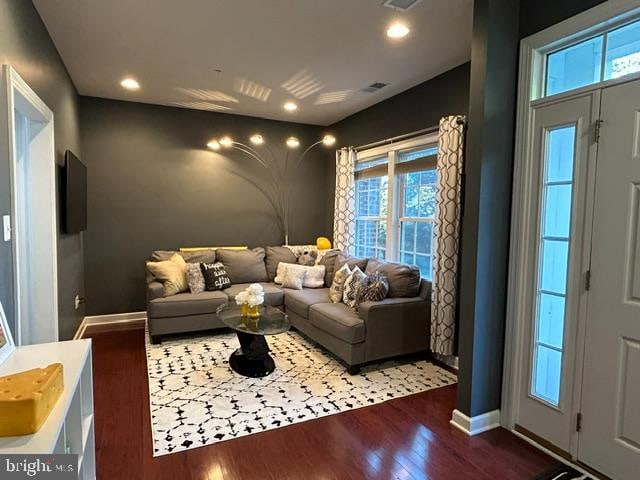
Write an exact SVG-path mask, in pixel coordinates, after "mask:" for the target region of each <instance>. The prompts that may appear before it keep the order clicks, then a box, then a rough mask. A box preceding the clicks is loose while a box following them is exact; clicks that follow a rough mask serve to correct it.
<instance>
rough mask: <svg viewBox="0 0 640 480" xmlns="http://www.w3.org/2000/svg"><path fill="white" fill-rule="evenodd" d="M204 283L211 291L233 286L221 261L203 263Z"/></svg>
mask: <svg viewBox="0 0 640 480" xmlns="http://www.w3.org/2000/svg"><path fill="white" fill-rule="evenodd" d="M200 268H201V269H202V275H203V276H204V284H205V286H206V288H207V290H209V291H213V290H222V289H223V288H227V287H230V286H231V280H230V279H229V274H228V273H227V269H226V268H225V266H224V265H223V264H222V263H220V262H216V263H201V264H200Z"/></svg>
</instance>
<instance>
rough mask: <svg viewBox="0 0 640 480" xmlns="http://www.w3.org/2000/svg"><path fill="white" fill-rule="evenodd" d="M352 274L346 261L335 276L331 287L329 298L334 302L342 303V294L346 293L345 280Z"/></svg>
mask: <svg viewBox="0 0 640 480" xmlns="http://www.w3.org/2000/svg"><path fill="white" fill-rule="evenodd" d="M349 275H351V269H350V268H349V265H347V264H346V263H345V264H344V265H343V266H342V268H340V269H339V270H338V271H337V272H336V273H335V274H334V276H333V282H331V287H330V288H329V298H330V299H331V301H332V302H333V303H340V302H341V301H342V294H343V293H344V282H346V281H347V278H348V277H349Z"/></svg>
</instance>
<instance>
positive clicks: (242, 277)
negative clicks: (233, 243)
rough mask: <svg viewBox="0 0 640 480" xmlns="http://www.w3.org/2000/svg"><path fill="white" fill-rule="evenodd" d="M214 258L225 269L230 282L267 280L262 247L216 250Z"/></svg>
mask: <svg viewBox="0 0 640 480" xmlns="http://www.w3.org/2000/svg"><path fill="white" fill-rule="evenodd" d="M216 259H217V260H218V262H222V263H223V264H224V266H225V267H226V269H227V272H228V274H229V279H230V280H231V282H232V283H259V282H268V281H269V278H268V277H267V269H266V267H265V264H264V248H261V247H258V248H254V249H252V250H225V249H223V248H222V249H220V250H216Z"/></svg>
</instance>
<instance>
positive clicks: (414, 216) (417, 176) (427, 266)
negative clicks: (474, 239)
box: [355, 137, 438, 279]
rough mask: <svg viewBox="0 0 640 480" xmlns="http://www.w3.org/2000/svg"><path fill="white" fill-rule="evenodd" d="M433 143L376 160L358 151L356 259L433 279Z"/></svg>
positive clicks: (391, 150)
mask: <svg viewBox="0 0 640 480" xmlns="http://www.w3.org/2000/svg"><path fill="white" fill-rule="evenodd" d="M434 141H435V138H434V137H430V138H428V139H427V138H422V139H419V140H413V141H411V142H410V143H409V144H403V145H393V146H390V147H388V148H386V151H384V153H382V154H380V155H375V156H371V154H370V152H366V151H365V152H360V154H359V155H358V162H357V165H356V242H355V244H356V246H355V254H356V255H357V256H364V257H377V258H381V259H387V260H390V261H399V262H403V263H409V264H413V265H416V266H417V267H418V268H419V269H420V274H421V276H422V277H423V278H426V279H431V269H432V257H433V250H432V249H433V244H434V242H433V234H434V229H433V221H434V216H435V210H436V170H435V168H436V155H437V152H438V148H437V146H436V145H434V144H433V142H434ZM420 142H421V143H420ZM416 144H417V146H416ZM407 147H409V148H407ZM379 152H380V150H379V149H376V150H375V152H374V153H379ZM389 179H391V181H390V180H389Z"/></svg>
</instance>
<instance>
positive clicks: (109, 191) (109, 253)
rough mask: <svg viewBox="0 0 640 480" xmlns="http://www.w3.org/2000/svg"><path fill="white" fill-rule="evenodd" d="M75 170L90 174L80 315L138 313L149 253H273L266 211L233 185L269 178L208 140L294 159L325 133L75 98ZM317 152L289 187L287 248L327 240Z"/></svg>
mask: <svg viewBox="0 0 640 480" xmlns="http://www.w3.org/2000/svg"><path fill="white" fill-rule="evenodd" d="M80 119H81V124H82V132H81V133H82V146H83V161H84V162H85V164H86V165H87V168H88V176H89V180H88V185H89V205H88V208H89V211H88V213H89V227H88V230H87V232H86V233H85V265H86V288H87V313H88V314H89V315H99V314H110V313H119V312H133V311H140V310H144V309H145V289H144V285H145V280H144V279H145V273H144V261H145V259H146V258H147V257H148V256H149V255H150V254H151V252H152V251H153V250H156V249H175V248H178V247H181V246H203V245H243V244H248V245H250V246H256V245H276V244H282V242H283V237H282V234H281V231H280V229H279V228H278V226H277V224H276V217H275V215H274V213H273V209H272V208H271V207H270V206H269V204H268V203H267V201H266V200H265V198H264V196H263V194H262V193H260V192H259V191H258V190H257V189H256V188H255V187H254V186H252V185H251V184H250V183H249V182H247V181H246V180H245V179H243V178H241V177H240V176H238V175H237V174H234V173H233V171H235V172H237V173H240V174H241V175H247V176H250V177H251V178H254V179H257V181H258V182H261V184H265V182H267V181H268V178H269V177H268V174H267V172H266V171H265V170H264V169H262V167H260V165H259V164H258V163H257V162H256V161H255V160H252V159H251V158H247V157H246V156H244V155H243V154H241V153H239V152H236V151H225V150H223V151H221V152H220V153H215V152H212V151H210V150H207V149H206V148H205V145H206V143H207V141H208V140H209V139H210V138H212V137H218V138H219V137H220V136H222V135H230V136H231V137H232V138H234V139H236V140H238V141H242V142H245V143H248V137H249V136H250V135H251V134H253V133H256V132H259V133H261V134H262V135H263V136H264V137H265V139H266V141H267V142H268V144H269V146H270V147H271V148H272V149H273V150H274V152H275V153H276V155H277V156H278V157H279V158H281V159H283V158H284V155H285V151H286V148H285V147H284V141H285V139H286V138H287V137H289V136H291V135H294V136H296V137H298V138H299V139H300V141H301V148H300V149H299V150H297V152H298V155H299V153H300V152H301V151H302V149H303V148H304V147H306V146H308V145H310V144H311V143H314V142H315V141H317V140H319V139H320V138H322V135H323V134H324V132H325V129H323V128H321V127H315V126H307V125H300V124H294V123H287V122H277V121H272V120H262V119H257V118H251V117H244V116H239V115H228V114H219V113H212V112H203V111H196V110H186V109H179V108H170V107H161V106H153V105H145V104H139V103H128V102H120V101H113V100H102V99H97V98H87V97H81V99H80ZM333 152H334V148H333V147H332V148H330V149H327V148H326V147H324V146H322V145H319V146H317V147H315V148H314V149H313V150H312V151H311V152H310V153H309V155H308V156H307V157H306V158H305V162H304V163H303V168H302V169H301V170H300V171H299V174H298V175H297V177H296V180H295V182H294V185H293V189H294V197H293V202H292V205H293V212H292V219H293V221H292V226H291V238H290V242H291V243H315V239H316V237H318V236H319V235H327V234H328V233H329V232H327V231H326V230H325V196H326V192H327V187H326V171H327V169H326V163H327V162H328V161H333Z"/></svg>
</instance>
